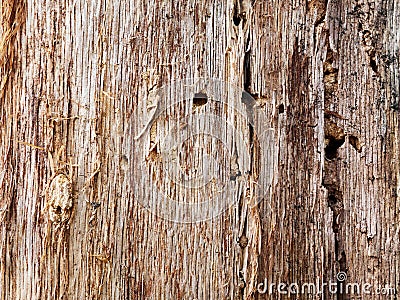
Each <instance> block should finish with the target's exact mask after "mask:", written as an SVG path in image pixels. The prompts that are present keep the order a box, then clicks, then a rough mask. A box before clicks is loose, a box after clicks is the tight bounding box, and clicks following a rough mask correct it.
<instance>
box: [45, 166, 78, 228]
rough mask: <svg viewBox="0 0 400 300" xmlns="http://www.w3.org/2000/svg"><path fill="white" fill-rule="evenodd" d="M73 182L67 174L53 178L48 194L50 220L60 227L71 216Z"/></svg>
mask: <svg viewBox="0 0 400 300" xmlns="http://www.w3.org/2000/svg"><path fill="white" fill-rule="evenodd" d="M71 190H72V189H71V181H70V179H69V178H68V177H67V176H66V175H65V174H58V175H57V176H55V177H54V178H53V180H52V181H51V183H50V186H49V188H48V191H47V193H46V198H47V208H48V212H49V219H50V221H51V222H52V223H54V224H56V225H58V224H60V223H65V222H66V221H68V220H69V218H70V216H71V208H72V197H71Z"/></svg>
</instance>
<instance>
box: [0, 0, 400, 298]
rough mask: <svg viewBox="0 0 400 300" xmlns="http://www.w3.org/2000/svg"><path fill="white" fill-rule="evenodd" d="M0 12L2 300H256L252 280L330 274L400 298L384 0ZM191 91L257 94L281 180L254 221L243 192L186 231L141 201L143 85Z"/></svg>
mask: <svg viewBox="0 0 400 300" xmlns="http://www.w3.org/2000/svg"><path fill="white" fill-rule="evenodd" d="M0 10H1V24H0V35H1V39H0V70H1V71H0V72H1V73H0V75H1V80H0V88H1V92H0V119H1V122H0V128H1V135H0V138H1V140H0V188H1V198H0V236H1V239H0V271H1V273H0V274H1V275H0V295H1V298H2V299H12V298H13V299H60V298H62V299H82V298H88V299H147V298H149V299H251V298H257V297H259V298H264V297H266V296H265V295H259V294H258V293H257V291H256V286H257V283H259V282H263V281H264V279H265V278H267V279H268V282H288V283H291V282H298V283H301V282H316V280H317V279H319V280H325V281H328V280H336V279H335V276H336V274H337V273H338V272H339V271H343V272H346V273H347V277H348V281H350V282H355V283H365V282H368V283H370V284H372V285H374V286H375V287H377V286H379V285H385V284H388V285H389V286H392V287H396V288H399V277H400V270H399V231H400V227H399V223H400V222H399V221H400V220H399V211H398V207H399V192H400V190H399V186H400V182H399V180H400V179H399V142H398V134H399V130H398V114H397V111H398V107H399V104H398V101H399V78H400V77H399V43H400V40H399V39H400V36H399V22H400V20H399V17H400V7H399V2H398V1H395V0H380V1H368V0H359V1H349V0H346V1H337V0H328V1H327V2H326V1H323V0H313V1H308V2H307V3H306V2H305V1H276V0H274V1H257V0H256V1H253V2H249V1H242V2H241V1H238V0H233V1H222V2H213V1H201V2H198V1H180V2H169V1H163V2H162V1H157V2H156V3H146V2H143V1H136V0H132V1H124V0H121V1H113V2H111V1H103V2H85V1H80V0H74V1H65V2H61V3H57V2H56V1H49V0H42V1H39V0H27V1H21V0H16V1H12V0H5V1H3V2H2V3H1V4H0ZM193 77H213V78H219V79H221V80H224V81H228V82H230V83H232V84H233V85H235V86H238V87H240V88H241V89H244V90H246V91H248V92H249V93H251V94H252V95H253V97H254V98H255V99H256V101H257V105H258V106H260V107H262V108H263V109H264V111H265V113H266V115H267V121H268V126H269V127H271V128H273V129H274V130H275V134H276V138H277V145H276V146H277V147H276V152H275V156H274V158H273V159H274V161H275V162H276V164H275V166H274V168H275V169H274V171H275V172H274V176H273V182H272V186H271V189H270V190H269V192H268V194H267V196H266V199H264V200H263V201H262V202H261V203H260V205H259V206H256V207H255V208H253V209H251V208H249V207H247V206H246V202H245V198H246V195H247V194H246V193H245V192H243V194H242V195H241V196H240V197H239V198H240V200H239V201H238V202H236V204H235V205H233V206H232V207H230V209H228V210H227V211H226V212H225V213H223V214H222V215H220V216H219V217H218V218H215V219H212V220H208V221H204V222H198V223H191V224H181V223H176V222H175V223H174V222H170V221H167V220H164V219H162V218H160V217H158V216H156V215H154V214H151V213H150V212H149V211H148V210H146V209H145V208H143V206H142V205H140V197H141V196H143V195H144V194H141V193H140V192H138V191H136V190H133V188H132V186H134V182H135V178H136V179H137V178H138V176H140V172H139V169H135V166H132V163H131V162H132V153H134V152H135V151H136V150H137V149H134V148H133V147H134V145H135V144H134V138H135V132H134V131H135V130H132V127H134V128H142V127H143V126H145V124H146V122H147V121H148V119H149V117H150V116H151V113H152V111H151V110H147V107H148V106H151V104H154V103H151V102H152V98H151V97H152V90H153V89H154V88H157V87H161V86H163V85H166V84H169V83H170V82H171V81H173V80H177V79H182V78H193ZM200 109H202V108H200ZM179 113H180V112H179V111H177V112H176V114H177V115H179ZM228 117H229V116H227V118H228ZM236 125H237V126H238V129H239V130H240V131H242V132H243V134H244V135H245V136H246V139H247V138H249V136H250V132H248V130H249V128H248V127H247V126H246V124H243V123H242V124H241V123H237V124H236ZM136 133H137V132H136ZM153 137H154V136H153ZM154 138H155V139H157V138H162V137H161V136H158V137H157V136H155V137H154ZM203 142H204V141H203ZM203 146H204V145H203ZM149 150H150V149H144V150H143V151H149ZM257 155H258V154H257V151H255V152H254V153H253V160H254V161H253V164H255V165H257V164H258V163H261V164H262V163H266V162H265V161H257V158H258V156H257ZM239 160H240V158H239ZM254 170H255V169H253V170H252V172H253V173H254V172H255V171H254ZM251 175H254V174H251ZM249 178H251V176H249ZM244 186H245V187H246V188H249V190H248V191H247V192H249V193H250V192H251V191H252V190H253V189H254V186H255V185H254V184H253V183H252V181H251V179H247V181H245V182H244ZM148 188H149V189H152V188H153V189H154V186H153V187H152V186H149V187H148ZM138 198H139V199H138ZM270 297H271V299H279V298H281V297H282V298H285V297H286V298H287V297H288V296H285V295H279V294H274V295H272V296H270ZM297 297H298V298H299V299H305V298H307V297H308V298H309V299H319V298H320V299H322V298H324V299H347V298H348V297H347V296H345V295H332V294H329V293H325V294H324V295H309V296H306V295H297ZM363 297H364V299H387V298H388V297H385V296H379V295H373V296H370V295H369V296H366V295H364V296H363ZM294 298H295V296H294ZM389 298H390V297H389ZM392 298H393V299H394V297H392Z"/></svg>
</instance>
